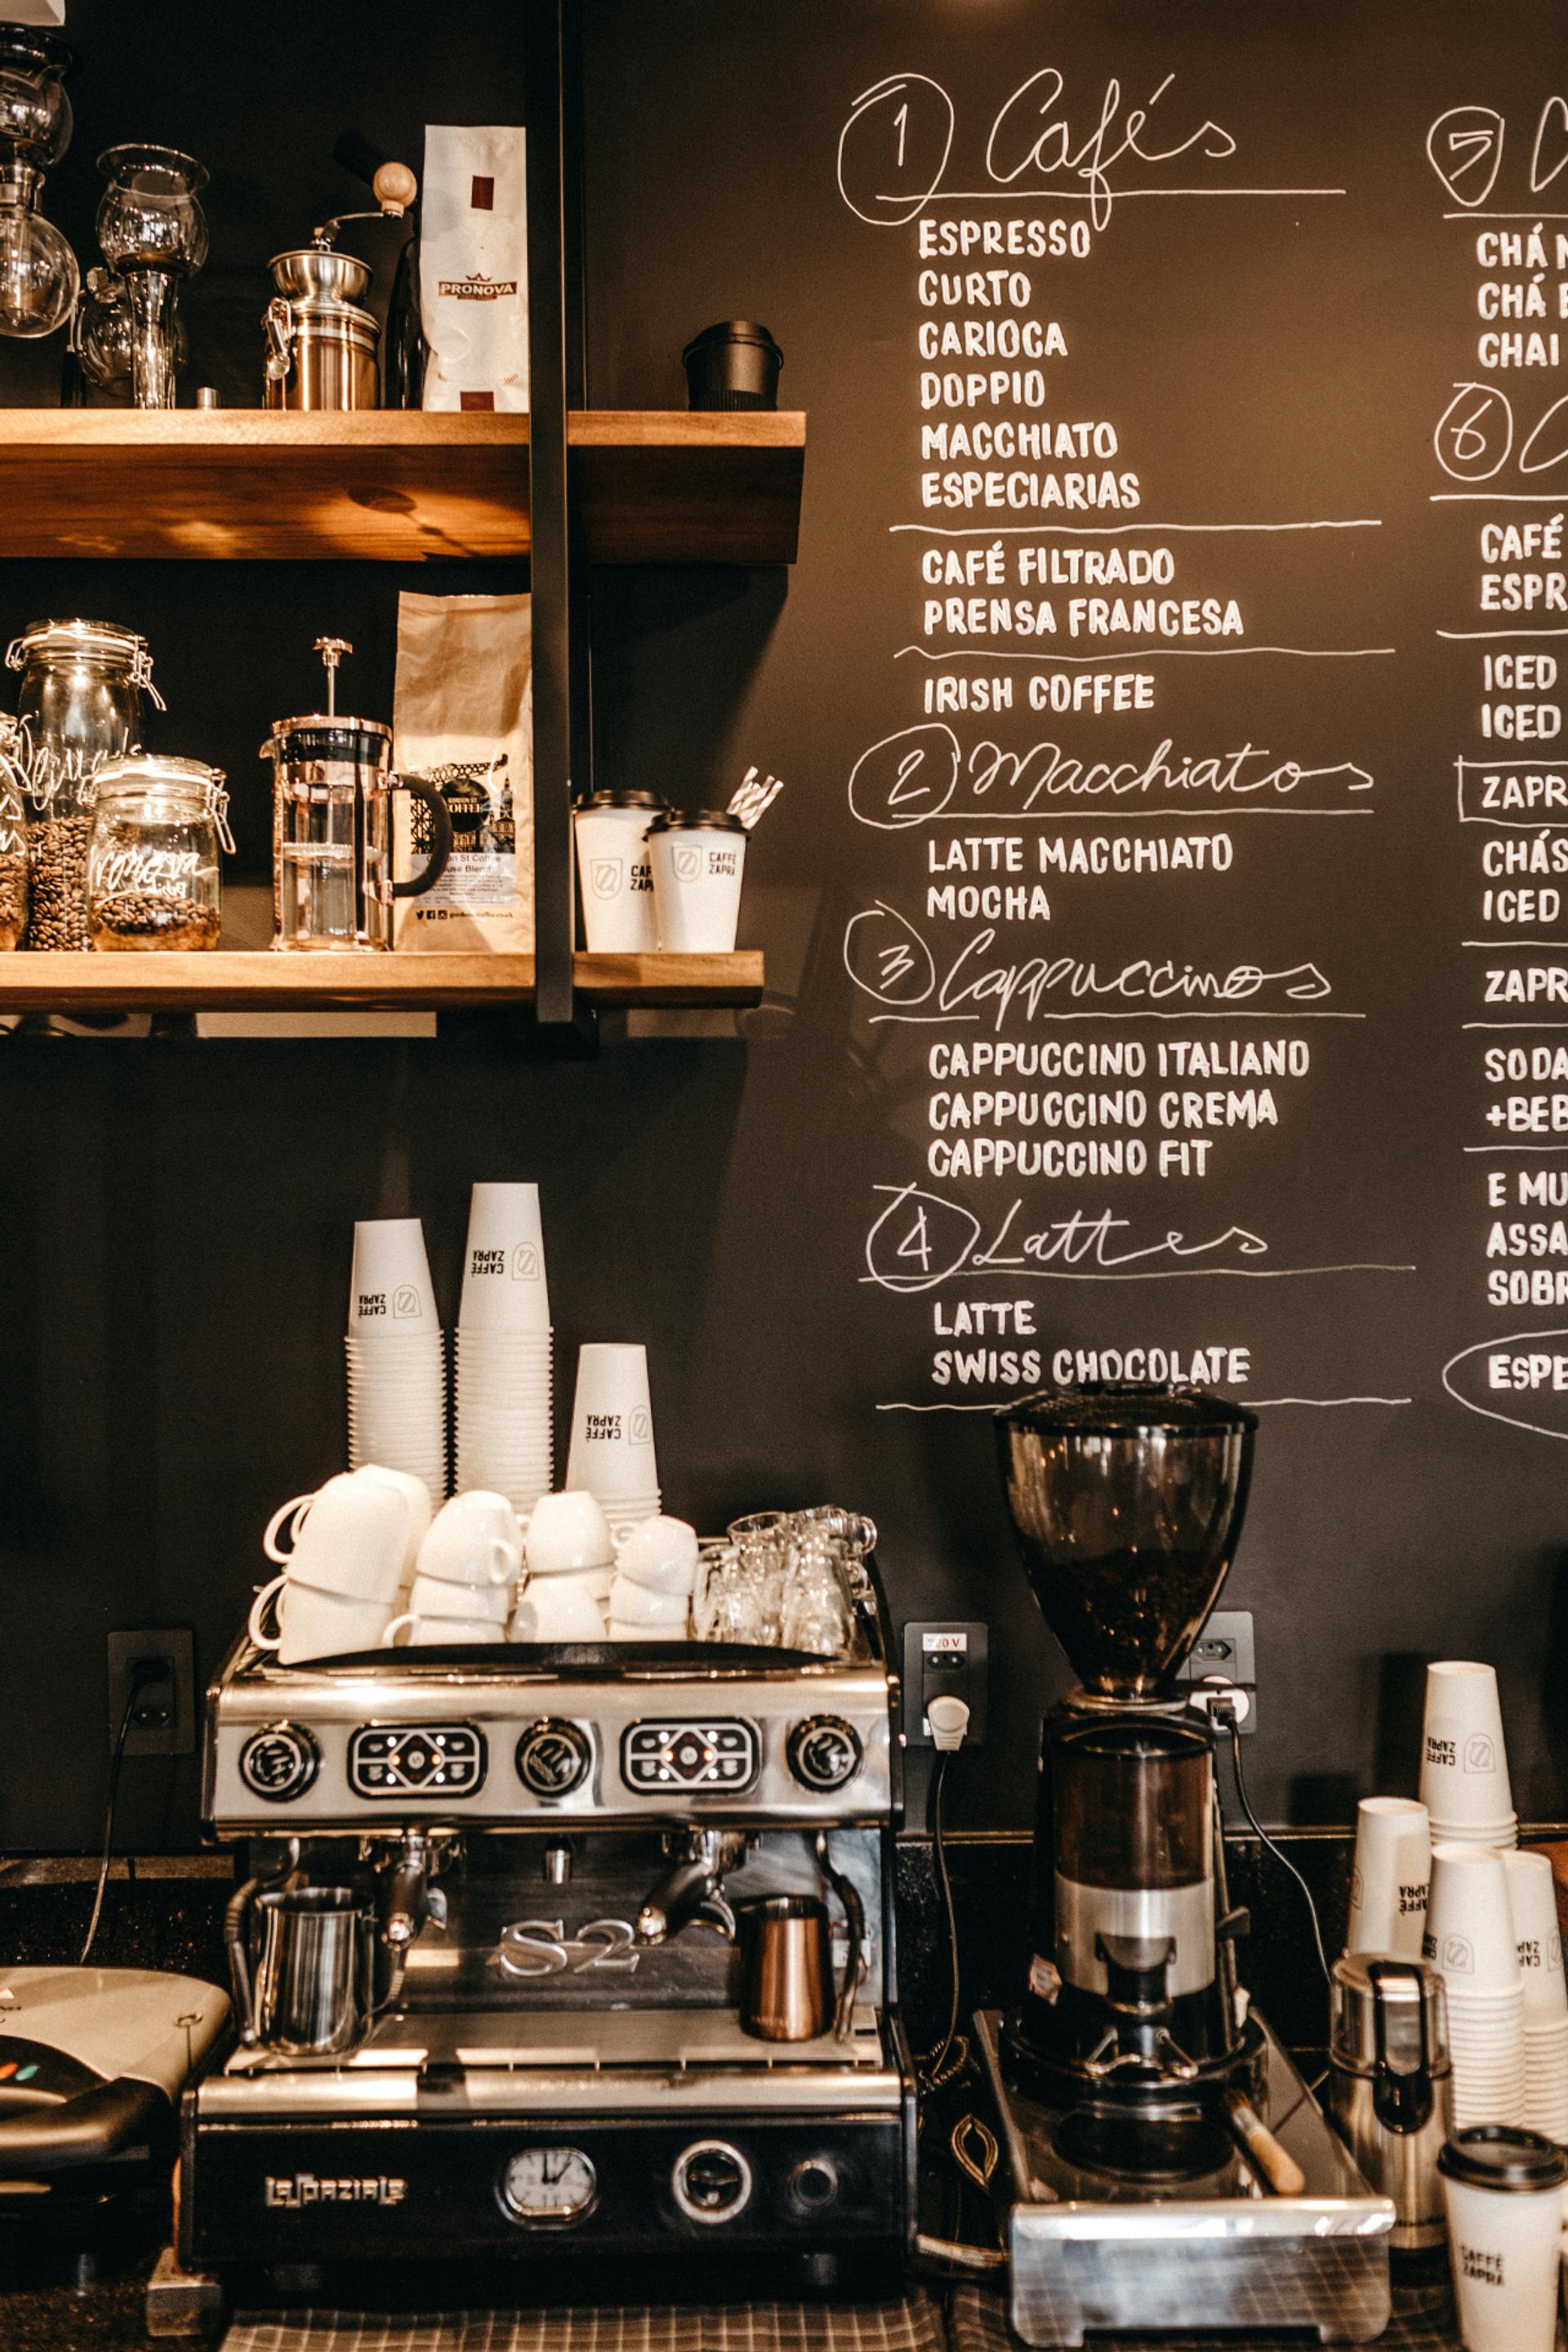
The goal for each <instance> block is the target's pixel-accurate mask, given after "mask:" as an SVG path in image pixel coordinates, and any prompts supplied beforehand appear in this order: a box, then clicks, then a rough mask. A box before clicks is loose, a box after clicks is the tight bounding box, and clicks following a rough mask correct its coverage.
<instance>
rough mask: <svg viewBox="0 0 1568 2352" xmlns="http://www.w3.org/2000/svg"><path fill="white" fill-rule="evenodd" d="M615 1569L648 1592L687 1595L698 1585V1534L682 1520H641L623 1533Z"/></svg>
mask: <svg viewBox="0 0 1568 2352" xmlns="http://www.w3.org/2000/svg"><path fill="white" fill-rule="evenodd" d="M616 1568H617V1570H619V1572H620V1574H621V1575H622V1576H624V1577H626V1579H627V1580H628V1581H629V1582H630V1583H633V1584H641V1585H646V1586H647V1590H648V1591H650V1592H679V1593H686V1594H689V1592H690V1591H691V1589H692V1586H693V1585H694V1584H695V1583H696V1581H697V1530H696V1528H693V1527H690V1526H689V1525H688V1523H687V1521H686V1520H685V1519H668V1518H664V1517H654V1518H651V1519H643V1520H642V1521H640V1523H639V1524H638V1525H637V1526H635V1527H632V1528H627V1529H626V1536H625V1539H624V1541H622V1542H621V1543H620V1544H619V1545H618V1546H617V1548H616Z"/></svg>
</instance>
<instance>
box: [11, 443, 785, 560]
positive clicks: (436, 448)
mask: <svg viewBox="0 0 1568 2352" xmlns="http://www.w3.org/2000/svg"><path fill="white" fill-rule="evenodd" d="M528 429H529V420H528V418H527V417H526V416H517V415H455V414H431V415H425V414H423V413H421V412H418V411H409V410H399V409H386V410H374V411H366V412H362V413H359V414H355V415H325V414H320V415H283V414H275V413H273V412H271V411H269V410H266V409H176V410H173V411H168V412H161V413H150V412H147V411H139V410H134V409H108V408H83V409H0V556H8V557H16V556H24V557H56V556H113V557H134V558H142V557H153V558H160V559H169V558H176V559H183V560H189V559H193V558H195V559H201V558H208V557H211V558H226V559H229V560H234V559H241V560H243V559H247V558H252V559H269V560H287V561H300V560H305V561H312V560H319V559H325V558H337V559H340V560H341V559H343V558H352V559H362V558H364V557H371V558H377V559H380V560H382V561H384V562H395V563H407V562H418V561H420V560H421V559H423V558H426V557H432V556H434V557H441V556H448V557H451V556H457V557H472V556H501V557H516V556H524V555H526V554H527V553H528V551H529V506H528V471H529V469H528ZM569 443H570V448H571V468H572V487H573V494H574V503H575V509H576V512H577V516H578V520H579V523H580V527H581V530H582V534H583V544H584V552H585V553H586V555H587V557H588V560H589V561H590V562H595V563H793V562H794V561H795V546H796V539H797V535H798V530H799V522H800V494H801V481H802V478H803V474H804V469H805V417H804V415H800V414H798V413H795V412H788V411H784V412H774V411H756V412H742V413H738V414H727V413H725V414H713V415H707V414H703V415H691V414H689V413H688V412H687V411H685V410H675V409H672V410H663V409H647V410H630V409H584V410H582V411H579V412H577V413H576V414H574V415H573V417H572V418H571V420H570V426H569Z"/></svg>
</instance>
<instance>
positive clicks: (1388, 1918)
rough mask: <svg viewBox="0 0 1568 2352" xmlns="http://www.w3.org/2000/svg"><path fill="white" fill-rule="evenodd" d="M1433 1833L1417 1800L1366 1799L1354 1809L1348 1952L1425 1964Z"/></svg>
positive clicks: (1347, 1935)
mask: <svg viewBox="0 0 1568 2352" xmlns="http://www.w3.org/2000/svg"><path fill="white" fill-rule="evenodd" d="M1431 1875H1432V1833H1431V1830H1430V1827H1429V1826H1428V1823H1427V1819H1426V1806H1425V1805H1421V1804H1417V1803H1416V1801H1415V1798H1414V1797H1363V1799H1362V1801H1361V1802H1360V1804H1359V1805H1358V1806H1357V1807H1356V1826H1355V1866H1354V1868H1353V1870H1352V1873H1351V1913H1350V1925H1349V1928H1348V1930H1347V1932H1346V1935H1345V1950H1346V1951H1347V1952H1392V1953H1394V1955H1395V1956H1396V1957H1397V1958H1400V1959H1402V1960H1418V1959H1419V1958H1421V1938H1422V1937H1423V1935H1424V1934H1425V1933H1426V1887H1427V1882H1428V1880H1429V1879H1430V1877H1431Z"/></svg>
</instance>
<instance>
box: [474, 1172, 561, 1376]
mask: <svg viewBox="0 0 1568 2352" xmlns="http://www.w3.org/2000/svg"><path fill="white" fill-rule="evenodd" d="M458 1328H459V1329H461V1330H464V1331H469V1332H478V1331H486V1332H489V1331H494V1332H496V1333H504V1332H515V1333H517V1334H519V1335H521V1336H527V1337H531V1338H537V1339H544V1340H548V1339H549V1335H550V1291H549V1286H548V1285H547V1283H546V1281H545V1274H544V1227H543V1223H542V1218H541V1215H540V1209H539V1187H538V1185H537V1184H476V1185H475V1186H474V1189H473V1192H472V1193H471V1194H470V1196H469V1200H468V1244H467V1247H466V1250H465V1253H464V1257H463V1296H462V1302H461V1304H460V1306H459V1307H458Z"/></svg>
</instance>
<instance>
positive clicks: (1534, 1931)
mask: <svg viewBox="0 0 1568 2352" xmlns="http://www.w3.org/2000/svg"><path fill="white" fill-rule="evenodd" d="M1503 1866H1504V1869H1505V1870H1506V1871H1507V1874H1508V1897H1509V1905H1510V1910H1511V1913H1512V1916H1513V1932H1514V1936H1515V1938H1516V1940H1517V1943H1518V1946H1519V1966H1520V1973H1521V1976H1522V1977H1523V1979H1524V2114H1523V2116H1522V2121H1523V2122H1524V2123H1525V2124H1526V2125H1527V2126H1528V2127H1529V2128H1530V2130H1531V2131H1538V2132H1544V2133H1545V2134H1546V2137H1547V2138H1548V2139H1554V2140H1568V1979H1564V1977H1563V1936H1562V1931H1561V1929H1560V1928H1559V1927H1558V1925H1557V1896H1556V1892H1555V1890H1554V1888H1553V1886H1552V1864H1550V1863H1549V1862H1548V1861H1547V1859H1546V1856H1545V1855H1544V1854H1543V1853H1505V1854H1504V1856H1503Z"/></svg>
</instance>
